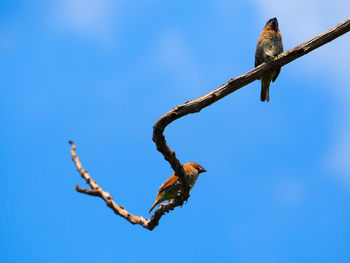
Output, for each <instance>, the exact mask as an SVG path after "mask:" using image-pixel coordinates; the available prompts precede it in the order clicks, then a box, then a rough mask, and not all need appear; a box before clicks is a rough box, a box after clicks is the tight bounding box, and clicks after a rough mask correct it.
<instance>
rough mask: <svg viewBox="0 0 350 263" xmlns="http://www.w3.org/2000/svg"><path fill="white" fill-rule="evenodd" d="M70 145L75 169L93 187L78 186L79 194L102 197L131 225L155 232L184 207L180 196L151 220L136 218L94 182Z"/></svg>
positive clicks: (157, 211) (164, 206)
mask: <svg viewBox="0 0 350 263" xmlns="http://www.w3.org/2000/svg"><path fill="white" fill-rule="evenodd" d="M69 143H70V145H71V155H72V160H73V162H74V164H75V167H76V168H77V171H78V172H79V173H80V175H81V177H83V178H84V179H85V181H86V183H87V184H88V185H89V186H90V187H91V189H85V188H81V187H80V186H78V185H77V186H76V187H75V190H77V191H78V192H79V193H82V194H87V195H92V196H98V197H101V198H102V199H103V200H104V201H105V202H106V204H107V206H108V207H109V208H111V209H112V210H113V212H114V213H116V214H117V215H119V216H121V217H123V218H125V219H126V220H128V221H129V222H130V223H131V224H138V225H141V226H143V227H144V228H146V229H148V230H153V229H154V228H155V227H156V226H157V225H158V224H159V220H160V218H161V217H162V216H163V215H164V214H165V213H167V212H169V211H170V210H173V209H174V208H175V207H177V206H180V205H182V204H183V202H184V201H185V200H184V197H183V196H182V195H179V196H178V197H177V198H175V199H174V200H172V201H171V202H168V203H167V204H163V205H160V206H159V207H158V209H157V210H156V211H155V212H154V214H153V216H152V219H151V220H149V219H145V218H143V217H142V216H134V215H133V214H131V213H129V212H128V211H127V210H126V209H125V208H124V206H120V205H118V204H117V203H116V202H114V201H113V198H112V197H111V195H110V194H109V193H108V192H106V191H104V190H103V189H102V188H101V187H100V186H99V185H98V184H97V183H96V182H95V181H94V180H92V178H91V177H90V175H89V173H88V172H87V171H86V170H84V168H83V166H82V164H81V162H80V160H79V157H78V155H77V154H76V152H75V151H76V146H75V144H74V142H73V141H69Z"/></svg>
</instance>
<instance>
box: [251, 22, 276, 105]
mask: <svg viewBox="0 0 350 263" xmlns="http://www.w3.org/2000/svg"><path fill="white" fill-rule="evenodd" d="M282 52H283V45H282V35H281V32H280V30H279V28H278V21H277V18H276V17H274V18H271V19H270V20H269V21H267V23H266V25H265V27H264V29H263V31H262V32H261V35H260V37H259V39H258V44H257V45H256V51H255V67H257V66H259V65H260V64H262V63H264V62H266V61H269V60H271V59H272V58H273V57H275V56H277V55H278V54H281V53H282ZM280 71H281V68H278V69H277V70H275V71H273V72H272V73H270V74H268V75H265V76H262V77H261V94H260V99H261V101H265V100H266V101H269V100H270V96H269V88H270V83H271V80H272V82H274V81H275V80H276V79H277V77H278V74H280Z"/></svg>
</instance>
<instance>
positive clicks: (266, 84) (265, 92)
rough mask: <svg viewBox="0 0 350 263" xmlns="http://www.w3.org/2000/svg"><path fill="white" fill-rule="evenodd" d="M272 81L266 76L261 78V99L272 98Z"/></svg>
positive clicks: (267, 99)
mask: <svg viewBox="0 0 350 263" xmlns="http://www.w3.org/2000/svg"><path fill="white" fill-rule="evenodd" d="M270 82H271V80H269V79H268V80H266V79H264V78H262V79H261V93H260V100H261V101H265V100H266V101H267V102H269V100H270Z"/></svg>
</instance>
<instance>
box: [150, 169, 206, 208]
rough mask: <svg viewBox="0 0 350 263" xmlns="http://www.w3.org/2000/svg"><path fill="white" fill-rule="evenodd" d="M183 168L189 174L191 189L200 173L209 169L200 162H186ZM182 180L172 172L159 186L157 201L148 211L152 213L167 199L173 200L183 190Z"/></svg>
mask: <svg viewBox="0 0 350 263" xmlns="http://www.w3.org/2000/svg"><path fill="white" fill-rule="evenodd" d="M183 168H184V170H185V173H186V174H187V176H188V177H187V178H188V183H189V186H190V190H191V189H192V188H193V186H194V185H195V183H196V181H197V179H198V175H199V174H200V173H205V172H206V171H207V170H205V169H204V168H203V167H202V166H201V165H200V164H198V163H193V162H192V163H185V164H184V165H183ZM181 187H182V185H181V182H180V180H179V179H178V177H177V176H176V175H175V174H172V175H171V176H170V177H169V178H168V179H167V180H166V181H165V182H164V183H163V184H162V185H161V186H160V188H159V190H158V193H157V198H156V201H154V204H153V205H152V207H151V209H150V210H149V212H148V213H151V211H152V210H153V208H154V207H155V206H156V205H158V204H160V203H162V202H164V201H166V200H171V199H174V198H175V197H176V195H177V194H178V192H179V191H180V190H181Z"/></svg>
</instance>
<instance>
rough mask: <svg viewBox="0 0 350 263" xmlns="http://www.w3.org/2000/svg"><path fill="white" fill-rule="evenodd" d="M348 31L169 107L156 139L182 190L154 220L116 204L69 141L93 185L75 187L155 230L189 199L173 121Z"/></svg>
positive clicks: (348, 24) (349, 24) (331, 33)
mask: <svg viewBox="0 0 350 263" xmlns="http://www.w3.org/2000/svg"><path fill="white" fill-rule="evenodd" d="M348 31H350V19H347V20H345V21H343V22H342V23H340V24H338V25H336V26H334V27H332V28H331V29H329V30H327V31H325V32H324V33H322V34H320V35H318V36H316V37H314V38H313V39H311V40H309V41H307V42H305V43H303V44H301V45H299V46H296V47H295V48H292V49H290V50H288V51H286V52H284V53H282V54H280V55H279V56H278V57H276V58H274V59H273V60H271V61H269V62H267V63H263V64H261V65H259V66H258V67H256V68H254V69H252V70H250V71H249V72H247V73H245V74H243V75H241V76H239V77H237V78H234V79H231V80H230V81H228V82H227V83H225V84H223V85H222V86H220V87H218V88H217V89H215V90H213V91H211V92H209V93H207V94H205V95H204V96H202V97H199V98H197V99H194V100H191V101H188V102H186V103H184V104H183V105H180V106H176V107H175V108H174V109H172V110H170V111H169V112H167V113H166V114H164V115H163V116H162V117H160V118H159V119H158V121H157V122H156V123H155V124H154V126H153V141H154V143H155V144H156V146H157V150H158V151H159V152H161V153H162V155H163V156H164V159H165V160H167V161H168V162H169V163H170V165H171V167H172V169H173V170H174V171H175V174H176V175H177V176H178V178H179V180H180V181H181V182H182V185H183V192H182V193H181V194H179V195H178V196H177V197H176V198H175V199H173V200H171V201H170V202H168V203H166V204H163V205H160V206H159V207H158V209H157V210H156V211H155V212H154V214H153V216H152V218H151V220H149V219H145V218H143V217H142V216H134V215H132V214H130V213H129V212H128V211H127V210H126V209H125V208H124V207H123V206H119V205H118V204H117V203H115V202H114V201H113V199H112V197H111V196H110V194H109V193H108V192H105V191H103V190H102V188H101V187H100V186H99V185H98V184H97V183H96V182H95V181H94V180H92V178H91V177H90V175H89V174H88V172H87V171H86V170H84V169H83V167H82V165H81V163H80V161H79V158H78V156H77V155H76V153H75V150H76V147H75V145H74V143H73V142H72V141H70V142H69V143H70V144H71V154H72V159H73V162H74V164H75V166H76V168H77V170H78V172H79V173H80V175H81V176H82V177H83V178H84V179H85V181H86V183H87V184H89V185H90V187H91V189H84V188H80V187H79V186H76V190H77V191H78V192H80V193H83V194H88V195H92V196H98V197H101V198H102V199H103V200H104V201H105V202H106V204H107V206H108V207H110V208H111V209H112V210H113V211H114V213H116V214H117V215H120V216H121V217H123V218H125V219H126V220H128V221H129V222H130V223H132V224H139V225H141V226H143V227H144V228H146V229H149V230H153V229H154V228H155V227H156V226H157V225H158V223H159V220H160V218H161V217H162V216H163V215H164V214H165V213H167V212H169V211H170V210H173V209H174V208H175V207H177V206H181V205H183V203H184V202H185V200H186V199H187V198H188V189H189V186H188V183H187V180H186V174H185V171H184V169H183V167H182V164H181V163H180V161H179V160H178V159H177V157H176V154H175V152H174V151H173V150H172V149H170V147H169V146H168V144H167V142H166V140H165V136H164V134H163V133H164V130H165V128H166V127H167V126H168V125H169V124H170V123H172V122H173V121H175V120H177V119H179V118H181V117H183V116H185V115H187V114H190V113H196V112H200V111H201V110H202V109H203V108H205V107H208V106H209V105H211V104H213V103H214V102H216V101H218V100H220V99H222V98H223V97H225V96H227V95H229V94H230V93H232V92H234V91H236V90H238V89H240V88H242V87H244V86H246V85H248V84H249V83H251V82H253V81H254V80H256V79H258V78H260V77H261V76H262V75H264V74H266V73H268V72H270V71H272V70H273V69H275V68H278V67H282V66H284V65H286V64H288V63H290V62H291V61H293V60H295V59H297V58H299V57H301V56H303V55H305V54H307V53H309V52H311V51H312V50H314V49H316V48H319V47H320V46H322V45H324V44H326V43H328V42H330V41H332V40H334V39H336V38H337V37H339V36H341V35H343V34H345V33H347V32H348Z"/></svg>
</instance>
